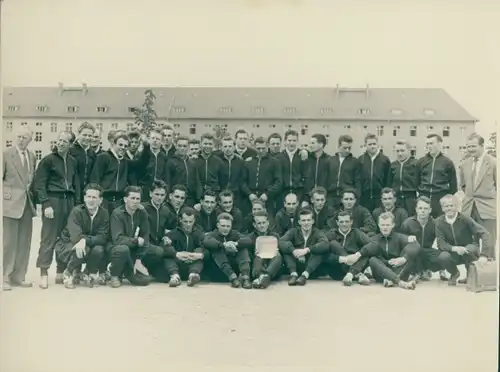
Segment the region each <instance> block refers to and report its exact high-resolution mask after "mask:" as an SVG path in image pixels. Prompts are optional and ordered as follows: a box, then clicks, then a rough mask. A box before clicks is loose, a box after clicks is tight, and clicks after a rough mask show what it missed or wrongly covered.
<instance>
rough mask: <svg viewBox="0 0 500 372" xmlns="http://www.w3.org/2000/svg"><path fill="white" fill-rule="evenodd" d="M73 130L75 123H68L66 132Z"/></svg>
mask: <svg viewBox="0 0 500 372" xmlns="http://www.w3.org/2000/svg"><path fill="white" fill-rule="evenodd" d="M72 131H73V123H66V132H72Z"/></svg>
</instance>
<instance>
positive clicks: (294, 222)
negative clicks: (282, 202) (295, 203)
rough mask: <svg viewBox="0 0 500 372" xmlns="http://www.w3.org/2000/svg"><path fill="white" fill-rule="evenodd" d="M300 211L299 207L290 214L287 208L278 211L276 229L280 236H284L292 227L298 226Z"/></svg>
mask: <svg viewBox="0 0 500 372" xmlns="http://www.w3.org/2000/svg"><path fill="white" fill-rule="evenodd" d="M299 211H300V210H299V208H297V210H296V211H295V213H294V214H292V215H290V214H288V213H287V212H286V210H285V208H282V209H280V210H279V211H278V213H276V218H275V219H274V231H276V232H277V233H278V235H279V236H283V235H285V233H286V232H287V231H288V230H290V229H291V228H292V227H298V226H299V225H298V222H299Z"/></svg>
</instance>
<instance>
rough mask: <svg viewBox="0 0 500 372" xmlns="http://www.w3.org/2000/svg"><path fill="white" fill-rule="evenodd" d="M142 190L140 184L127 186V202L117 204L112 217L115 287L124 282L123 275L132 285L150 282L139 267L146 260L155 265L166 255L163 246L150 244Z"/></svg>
mask: <svg viewBox="0 0 500 372" xmlns="http://www.w3.org/2000/svg"><path fill="white" fill-rule="evenodd" d="M141 191H142V190H141V188H140V187H138V186H129V187H127V188H126V189H125V191H124V193H125V196H124V198H123V200H124V202H125V204H124V205H122V206H120V207H118V208H116V209H115V210H114V211H113V213H112V214H111V217H110V233H111V245H110V247H109V250H110V258H111V267H110V273H111V279H110V285H111V287H113V288H118V287H120V286H121V285H122V278H123V277H125V278H126V279H128V281H129V282H130V284H132V285H141V286H143V285H148V284H149V278H148V277H147V276H145V275H142V274H140V273H137V274H136V269H135V268H136V267H137V266H139V267H140V266H142V264H144V265H145V266H146V267H154V266H156V265H157V264H158V261H160V260H161V259H162V258H163V249H161V248H160V247H158V246H154V245H151V244H149V229H150V226H149V217H148V213H147V212H146V210H145V209H144V208H142V207H140V205H141Z"/></svg>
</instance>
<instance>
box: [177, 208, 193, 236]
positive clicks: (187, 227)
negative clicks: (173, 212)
mask: <svg viewBox="0 0 500 372" xmlns="http://www.w3.org/2000/svg"><path fill="white" fill-rule="evenodd" d="M194 221H195V216H194V215H193V216H187V215H186V214H184V213H183V214H182V217H181V221H180V222H181V229H182V230H184V232H187V233H190V232H191V231H193V226H194Z"/></svg>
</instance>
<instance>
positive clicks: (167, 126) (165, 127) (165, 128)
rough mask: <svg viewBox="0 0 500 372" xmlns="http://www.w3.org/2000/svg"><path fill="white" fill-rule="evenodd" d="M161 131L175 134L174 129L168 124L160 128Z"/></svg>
mask: <svg viewBox="0 0 500 372" xmlns="http://www.w3.org/2000/svg"><path fill="white" fill-rule="evenodd" d="M161 130H162V131H165V130H171V131H172V132H175V130H174V128H173V127H172V126H171V125H169V124H166V125H165V126H163V128H161Z"/></svg>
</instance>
